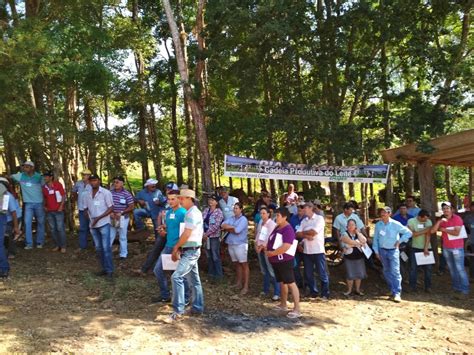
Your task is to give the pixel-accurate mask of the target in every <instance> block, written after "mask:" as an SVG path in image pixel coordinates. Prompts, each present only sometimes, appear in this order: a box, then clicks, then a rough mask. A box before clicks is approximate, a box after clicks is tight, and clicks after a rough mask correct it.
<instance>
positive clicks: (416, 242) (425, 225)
mask: <svg viewBox="0 0 474 355" xmlns="http://www.w3.org/2000/svg"><path fill="white" fill-rule="evenodd" d="M432 226H433V223H432V222H431V220H430V213H429V212H428V211H427V210H420V212H419V213H418V216H416V217H414V218H411V219H409V220H408V228H409V229H410V230H411V231H412V233H413V234H412V241H411V249H410V280H409V284H410V291H411V292H416V284H417V277H418V268H421V269H423V274H424V276H425V278H424V282H425V292H427V293H431V271H432V265H431V264H427V265H421V266H419V265H418V264H417V261H416V255H415V254H416V253H423V255H425V256H428V255H429V254H430V251H431V243H430V239H431V227H432ZM431 252H432V251H431Z"/></svg>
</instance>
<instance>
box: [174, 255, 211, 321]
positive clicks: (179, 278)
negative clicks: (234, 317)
mask: <svg viewBox="0 0 474 355" xmlns="http://www.w3.org/2000/svg"><path fill="white" fill-rule="evenodd" d="M200 255H201V250H200V249H199V248H198V249H195V250H193V249H187V250H184V251H183V252H182V253H181V259H180V261H179V264H178V267H177V268H176V270H175V272H174V273H173V275H172V276H171V285H172V287H173V309H174V311H175V312H176V313H178V314H183V313H184V305H185V282H184V280H187V282H188V285H189V287H190V288H191V302H192V305H191V307H192V309H193V310H194V311H196V312H199V313H202V312H203V311H204V295H203V292H202V286H201V279H200V278H199V268H198V260H199V256H200Z"/></svg>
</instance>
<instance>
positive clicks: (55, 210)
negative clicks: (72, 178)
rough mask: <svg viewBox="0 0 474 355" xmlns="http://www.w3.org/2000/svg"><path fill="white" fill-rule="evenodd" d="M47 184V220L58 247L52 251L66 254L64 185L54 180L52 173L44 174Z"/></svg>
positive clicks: (44, 190) (45, 194)
mask: <svg viewBox="0 0 474 355" xmlns="http://www.w3.org/2000/svg"><path fill="white" fill-rule="evenodd" d="M43 178H44V181H45V184H44V186H43V196H44V209H45V211H46V220H47V221H48V225H49V229H50V230H51V233H52V237H53V241H54V243H55V244H56V246H55V247H54V248H53V249H52V251H61V253H65V252H66V227H65V225H64V202H65V201H64V200H65V197H66V193H65V192H64V188H63V185H61V184H60V183H59V182H58V181H55V180H54V175H53V172H52V171H47V172H45V173H44V174H43Z"/></svg>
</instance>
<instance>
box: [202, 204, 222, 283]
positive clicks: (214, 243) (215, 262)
mask: <svg viewBox="0 0 474 355" xmlns="http://www.w3.org/2000/svg"><path fill="white" fill-rule="evenodd" d="M217 201H218V197H217V196H216V195H211V196H209V198H208V199H207V203H208V205H209V207H208V208H206V209H205V210H204V212H203V214H202V216H203V219H204V235H203V238H202V241H203V243H206V253H207V264H208V273H209V276H210V277H211V278H212V279H214V280H216V281H217V280H221V279H222V278H223V277H224V272H223V271H222V262H221V238H220V236H221V224H222V221H223V220H224V214H223V213H222V210H221V209H220V208H219V206H218V202H217Z"/></svg>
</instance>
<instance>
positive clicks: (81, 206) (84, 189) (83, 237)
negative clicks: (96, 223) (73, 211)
mask: <svg viewBox="0 0 474 355" xmlns="http://www.w3.org/2000/svg"><path fill="white" fill-rule="evenodd" d="M91 174H92V173H91V171H90V170H87V169H86V170H83V171H82V172H81V175H82V180H81V181H78V182H76V183H75V184H74V187H73V188H72V192H73V197H74V199H75V200H76V201H77V209H78V211H79V248H80V249H79V250H85V249H87V235H88V234H89V220H88V219H87V216H86V212H85V209H86V206H85V203H84V196H85V195H87V193H88V192H91V191H92V187H91V185H90V183H89V178H90V176H91Z"/></svg>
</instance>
